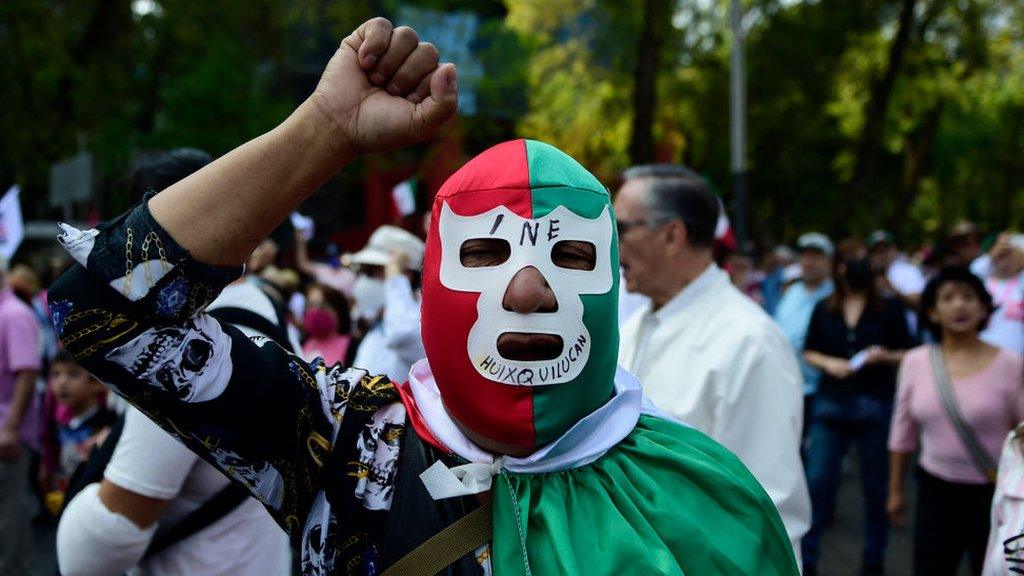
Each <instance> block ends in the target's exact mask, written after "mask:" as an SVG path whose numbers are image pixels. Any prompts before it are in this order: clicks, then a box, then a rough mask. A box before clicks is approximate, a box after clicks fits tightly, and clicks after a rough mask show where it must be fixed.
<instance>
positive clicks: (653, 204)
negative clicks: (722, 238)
mask: <svg viewBox="0 0 1024 576" xmlns="http://www.w3.org/2000/svg"><path fill="white" fill-rule="evenodd" d="M623 178H624V179H625V180H633V179H638V178H646V179H650V180H651V182H650V184H649V185H648V187H647V193H646V194H645V195H644V203H645V205H646V207H647V214H648V218H649V220H650V221H651V222H652V223H665V222H671V221H672V220H680V221H682V223H683V224H685V225H686V240H687V241H688V242H689V243H690V245H691V246H694V247H704V248H709V247H711V246H712V245H713V244H714V242H715V228H716V227H717V226H718V215H719V209H720V208H719V202H718V197H717V196H715V195H714V194H712V193H711V190H709V189H708V185H707V183H705V182H704V179H703V178H701V177H700V175H699V174H697V173H696V172H694V171H693V170H691V169H689V168H687V167H685V166H680V165H678V164H644V165H640V166H633V167H632V168H630V169H628V170H626V171H625V172H624V173H623Z"/></svg>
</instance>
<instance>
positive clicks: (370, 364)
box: [349, 225, 423, 381]
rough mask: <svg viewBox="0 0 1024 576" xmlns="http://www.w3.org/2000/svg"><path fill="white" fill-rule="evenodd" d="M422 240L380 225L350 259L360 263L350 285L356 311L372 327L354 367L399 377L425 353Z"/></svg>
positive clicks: (361, 344)
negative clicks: (421, 281) (422, 330)
mask: <svg viewBox="0 0 1024 576" xmlns="http://www.w3.org/2000/svg"><path fill="white" fill-rule="evenodd" d="M422 262H423V241H422V240H420V239H419V238H417V237H416V236H414V235H412V234H411V233H409V232H407V231H405V230H403V229H401V228H398V227H396V226H388V225H385V226H381V227H380V228H378V229H377V230H376V231H375V232H374V233H373V235H372V236H370V241H369V242H368V243H367V244H366V247H364V248H363V249H362V250H360V251H359V252H356V253H355V254H353V255H352V257H351V258H350V259H349V265H350V266H353V267H357V268H358V275H357V276H356V281H355V284H353V286H352V299H353V300H354V301H355V302H354V309H353V316H355V318H356V319H357V320H358V321H362V322H363V323H365V324H366V326H367V327H368V328H367V329H366V332H365V333H364V335H363V339H362V341H361V342H360V343H359V349H358V350H357V351H356V357H355V360H354V362H353V366H358V367H359V368H362V369H364V370H367V371H369V372H370V373H371V374H386V375H387V377H388V378H391V379H392V380H395V381H401V380H403V379H404V378H405V377H406V375H408V374H409V368H410V367H412V365H413V363H414V362H416V361H417V360H419V359H420V358H423V338H422V337H421V336H420V299H419V296H418V295H417V291H418V289H419V269H420V266H421V264H422Z"/></svg>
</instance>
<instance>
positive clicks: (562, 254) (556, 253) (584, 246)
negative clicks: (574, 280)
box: [551, 240, 597, 270]
mask: <svg viewBox="0 0 1024 576" xmlns="http://www.w3.org/2000/svg"><path fill="white" fill-rule="evenodd" d="M551 261H552V262H554V264H555V266H558V267H559V268H569V269H571V270H593V269H594V266H596V265H597V249H596V248H594V245H593V244H591V243H590V242H584V241H582V240H560V241H558V242H556V243H555V245H554V246H552V247H551Z"/></svg>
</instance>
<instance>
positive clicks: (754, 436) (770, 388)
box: [619, 264, 811, 565]
mask: <svg viewBox="0 0 1024 576" xmlns="http://www.w3.org/2000/svg"><path fill="white" fill-rule="evenodd" d="M619 364H621V365H622V366H624V367H625V368H626V369H627V370H628V371H629V372H631V373H632V374H633V375H635V376H636V377H637V378H638V379H639V380H640V382H641V383H642V384H643V387H644V392H645V394H646V395H647V396H648V397H650V399H651V400H652V401H654V403H655V405H657V406H658V407H659V408H661V409H662V410H664V411H665V412H666V413H668V414H669V415H670V416H673V417H675V418H677V419H679V420H681V421H683V422H685V423H686V424H689V425H691V426H694V427H695V428H697V429H699V430H701V431H703V432H704V433H706V434H707V435H708V436H710V437H712V438H714V439H715V440H716V441H718V442H719V443H721V444H722V445H723V446H725V447H726V448H728V449H729V450H731V451H732V452H734V453H735V454H736V455H737V456H738V457H739V458H740V460H741V461H743V463H744V464H745V465H746V466H747V468H749V469H750V471H751V472H752V473H753V474H754V476H755V477H756V478H757V479H758V481H759V482H760V483H761V485H762V486H764V489H765V491H766V492H768V496H769V497H770V498H771V499H772V502H774V503H775V506H776V507H777V508H778V510H779V514H780V515H781V516H782V521H783V523H784V524H785V525H786V532H787V533H788V534H789V538H790V541H791V542H792V544H793V549H794V551H795V553H796V557H797V560H798V565H799V559H800V539H801V538H803V535H804V534H805V533H806V532H807V529H808V528H809V526H810V521H811V501H810V498H809V497H808V493H807V481H806V479H805V477H804V467H803V463H802V462H801V460H800V431H801V426H802V422H801V420H802V418H803V405H802V402H803V383H802V378H801V375H800V367H799V366H798V365H797V362H796V355H795V353H794V352H793V349H792V347H791V346H790V345H789V342H788V341H787V340H786V338H785V336H783V334H782V332H781V331H780V330H779V328H778V327H777V326H776V325H775V323H774V322H772V320H771V318H769V317H768V315H767V314H765V312H764V311H763V310H761V308H760V307H759V306H758V305H757V304H756V303H754V301H752V300H750V299H749V298H747V297H746V296H745V295H743V293H741V292H740V291H739V290H737V289H736V288H735V287H734V286H733V285H732V283H731V282H730V281H729V276H728V275H727V274H726V273H725V272H723V271H722V270H721V269H719V268H718V267H717V266H715V265H714V264H712V265H711V266H709V267H708V269H707V270H705V271H704V272H703V273H702V274H701V275H700V276H699V277H698V278H697V279H696V280H694V281H693V282H692V283H690V284H689V285H688V286H687V287H686V288H684V289H683V290H682V291H680V292H679V294H677V295H676V296H675V297H674V298H673V299H672V300H670V301H669V302H667V303H666V304H665V305H664V306H662V307H661V308H660V309H659V310H657V311H656V312H652V311H651V306H650V304H648V305H645V306H644V307H643V308H641V309H640V310H639V311H637V313H636V314H634V315H633V317H632V318H630V319H629V320H628V321H627V322H626V323H625V324H624V325H623V327H622V343H621V345H620V347H619Z"/></svg>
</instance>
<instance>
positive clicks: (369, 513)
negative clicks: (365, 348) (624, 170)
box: [51, 18, 798, 576]
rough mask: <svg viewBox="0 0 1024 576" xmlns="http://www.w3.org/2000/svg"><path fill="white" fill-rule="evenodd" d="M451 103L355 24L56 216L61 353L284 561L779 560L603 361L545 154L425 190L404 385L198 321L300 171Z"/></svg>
mask: <svg viewBox="0 0 1024 576" xmlns="http://www.w3.org/2000/svg"><path fill="white" fill-rule="evenodd" d="M456 105H457V91H456V87H455V69H454V67H453V66H452V65H449V64H444V65H439V63H438V55H437V51H436V48H434V47H433V46H432V45H430V44H426V43H420V42H419V39H418V36H416V34H415V32H414V31H412V30H411V29H409V28H404V27H399V28H393V27H392V26H391V24H390V23H389V22H388V21H386V20H384V19H383V18H376V19H373V20H370V21H369V22H366V23H365V24H363V25H362V26H360V27H359V28H358V29H357V30H356V31H355V32H353V33H352V34H351V35H350V36H349V37H347V38H346V39H345V40H344V41H343V42H342V44H341V47H340V48H339V49H338V51H337V52H336V54H335V56H334V57H333V58H332V60H331V61H330V63H329V64H328V67H327V69H326V70H325V72H324V75H323V77H322V78H321V81H320V84H319V86H318V88H317V91H316V92H315V93H314V95H312V96H311V97H310V100H308V101H307V102H305V103H304V104H302V105H300V107H299V109H298V110H296V112H295V113H294V114H293V115H292V116H291V117H289V118H288V119H287V120H285V121H284V122H283V123H282V124H281V125H280V126H279V127H278V128H276V129H274V130H272V131H271V132H269V133H267V134H265V135H264V136H261V137H260V138H257V139H256V140H253V141H252V142H249V143H248V144H246V145H244V146H242V147H240V148H238V149H236V150H235V151H233V152H231V153H229V154H227V155H225V156H224V157H223V158H221V159H220V160H218V161H215V162H214V163H212V164H211V165H210V166H208V168H207V169H205V170H203V171H200V172H198V173H196V174H194V175H193V176H192V177H190V178H188V179H186V180H184V181H182V182H180V183H179V185H175V186H172V187H171V188H169V189H167V190H165V191H163V192H161V193H160V194H157V195H155V196H153V197H152V198H151V199H150V200H149V201H148V202H144V203H142V204H140V205H138V206H136V207H135V208H133V209H132V210H131V211H130V212H128V213H127V214H125V215H124V216H123V217H121V218H119V219H117V220H115V221H113V222H110V223H107V224H104V225H102V226H101V227H100V228H98V229H95V230H89V231H78V230H75V229H73V228H70V227H68V226H64V228H63V235H62V239H61V240H62V242H63V244H64V246H65V247H66V248H67V249H68V250H69V251H70V252H71V253H72V255H74V257H75V258H76V261H77V262H78V264H77V265H76V266H75V267H73V268H72V269H71V270H70V271H69V272H68V273H67V274H66V275H65V276H63V277H62V278H61V279H60V280H59V281H58V282H57V284H56V285H55V286H54V288H53V290H52V293H51V294H52V296H51V303H52V306H53V307H54V309H55V310H56V311H57V312H58V313H57V320H56V321H55V324H56V327H57V329H58V331H59V332H60V333H61V334H62V336H63V339H64V342H65V345H66V346H67V348H68V350H69V351H70V352H71V354H72V355H74V356H75V357H76V358H78V359H79V360H80V361H81V362H82V364H83V365H84V366H85V367H86V368H87V369H88V370H90V371H92V372H93V373H95V374H96V375H97V376H98V377H99V378H100V379H101V380H103V381H105V382H108V383H110V385H111V387H112V388H113V389H115V390H116V391H117V392H118V393H120V394H123V395H125V396H126V397H127V398H129V399H130V401H131V402H133V403H136V404H138V405H139V406H141V407H142V408H143V409H144V410H145V412H146V413H147V414H148V415H149V416H150V417H151V418H153V419H154V420H155V421H156V422H158V423H159V424H160V425H161V426H163V427H165V428H166V429H167V430H169V431H171V432H172V433H174V434H176V435H177V437H178V438H179V439H181V440H182V442H184V443H185V444H186V445H187V446H188V447H189V448H191V449H193V450H195V451H196V452H197V453H199V454H202V455H203V456H204V458H206V459H207V460H208V461H210V462H211V463H213V464H214V465H215V466H216V467H217V468H218V469H219V470H221V471H222V472H224V473H225V474H226V475H228V476H230V477H231V478H232V479H234V480H235V481H236V482H237V483H239V484H241V485H243V486H245V487H246V488H247V489H248V490H250V492H251V493H252V494H253V495H254V496H256V497H257V498H259V499H260V500H261V502H263V504H264V506H265V507H266V508H267V510H268V511H270V513H271V515H272V516H273V517H274V518H275V520H277V522H278V523H279V525H280V526H281V527H282V528H283V529H284V530H285V531H286V532H287V533H288V534H289V536H290V538H291V542H292V544H293V546H294V548H295V549H296V550H298V551H299V553H300V554H301V562H300V563H301V566H302V571H303V573H304V574H309V575H313V574H316V575H342V574H346V575H348V574H357V575H371V574H381V575H383V576H391V575H392V574H403V575H410V574H424V575H427V574H430V575H432V574H437V573H441V574H445V575H459V576H461V575H466V576H469V575H478V574H481V573H483V574H496V575H498V576H513V575H528V574H544V575H548V574H567V575H582V574H586V575H588V576H611V575H619V574H676V575H681V574H703V575H716V574H723V575H724V574H760V575H768V576H772V575H780V576H781V575H785V576H793V575H795V574H797V573H798V569H797V565H796V561H795V558H794V555H793V551H792V549H791V547H790V543H789V539H788V537H787V535H786V532H785V528H784V526H783V524H782V521H781V519H780V517H779V514H778V512H777V511H776V510H775V507H774V505H773V504H772V501H771V500H770V498H769V497H768V495H767V493H766V492H765V490H764V489H763V488H762V487H761V486H760V485H759V484H758V482H757V480H756V479H755V478H754V476H753V475H752V474H751V473H750V472H749V471H747V470H746V468H745V467H744V466H743V464H742V463H741V462H740V461H739V459H737V458H736V457H735V456H734V455H732V454H731V453H730V452H729V451H728V450H726V449H724V448H723V447H722V446H720V445H719V444H717V443H716V442H715V441H713V440H711V439H710V438H708V437H707V436H705V435H704V434H702V433H701V432H699V431H697V430H696V429H694V428H691V427H688V426H685V425H682V424H680V423H679V422H676V421H673V420H671V419H670V418H668V417H666V416H664V415H663V414H661V413H660V412H658V410H657V409H656V408H654V407H653V406H652V405H651V404H650V403H649V402H646V401H645V400H644V398H643V393H642V390H641V387H640V384H639V382H637V381H636V379H635V378H633V377H632V376H630V375H629V374H628V373H626V372H625V371H623V370H620V369H618V368H617V366H616V351H617V348H618V344H619V339H618V330H617V327H616V324H617V322H616V317H617V310H616V301H617V296H618V286H617V275H616V274H615V271H616V270H617V268H618V264H619V262H618V242H617V238H616V231H615V230H616V226H615V217H614V214H613V211H612V207H611V199H610V197H609V196H610V195H609V193H608V191H607V189H606V188H605V187H604V186H603V185H602V184H601V183H600V182H599V181H598V180H597V179H596V178H595V177H594V176H593V175H592V174H590V173H589V172H587V171H586V170H585V169H584V168H583V167H582V166H580V165H579V164H578V163H576V162H575V161H574V160H572V159H571V158H570V157H568V156H567V155H565V154H564V153H562V152H561V151H559V150H557V149H555V148H553V147H552V146H549V145H546V144H543V143H540V142H534V141H527V140H515V141H510V142H504V143H502V144H498V145H496V146H494V147H492V148H490V149H488V150H486V151H485V152H483V153H482V154H480V155H479V156H477V157H475V158H474V159H473V160H471V161H470V162H469V163H467V164H466V165H465V166H463V167H462V168H461V169H460V170H459V171H457V172H456V173H455V174H454V175H452V177H451V178H449V179H448V180H447V181H446V183H445V184H444V185H443V186H442V188H441V190H440V191H439V192H438V194H437V196H436V199H435V201H434V204H433V217H432V220H431V226H430V231H429V233H428V239H427V246H426V250H425V253H424V265H423V321H422V336H423V342H424V348H425V351H426V358H424V359H420V360H419V361H418V362H417V363H416V364H415V365H414V366H413V368H412V369H411V370H410V372H409V374H408V376H407V378H406V377H403V378H402V380H398V381H395V382H392V381H390V380H389V379H388V378H387V377H386V376H382V375H376V376H375V375H370V374H368V373H367V372H366V371H365V370H360V369H355V368H345V367H344V366H341V365H334V366H330V367H328V366H326V365H325V364H324V363H323V362H320V361H314V362H311V363H307V362H305V361H303V360H302V359H301V358H299V357H297V356H294V355H291V354H288V353H287V352H285V351H284V350H283V349H282V348H281V347H280V346H278V345H276V344H274V343H273V342H270V341H266V340H257V341H252V340H249V339H248V338H245V337H243V336H242V335H241V333H239V332H238V331H237V330H235V329H233V328H232V327H230V326H227V325H224V324H221V323H220V322H217V321H216V319H213V318H211V317H210V316H209V315H207V314H205V313H204V310H203V308H204V305H205V301H204V299H205V298H209V297H212V296H213V295H216V293H217V292H218V291H219V290H220V288H221V287H222V286H223V285H224V284H225V283H227V282H230V281H231V279H232V278H234V277H236V276H237V275H238V274H240V272H241V270H240V266H239V265H240V264H241V263H242V262H243V261H244V258H245V256H246V255H247V254H248V252H249V251H251V250H252V248H253V247H254V246H255V243H256V242H257V241H258V240H259V238H260V237H261V236H262V235H264V234H267V233H269V232H270V231H271V230H272V229H273V228H274V226H276V224H277V223H278V222H279V221H280V220H283V219H284V218H286V217H287V216H288V214H289V213H290V212H291V211H292V210H294V208H295V206H297V205H298V204H299V203H301V202H302V201H303V200H304V199H305V198H306V197H308V196H309V195H310V194H312V193H313V192H314V191H315V190H316V189H317V188H318V187H319V186H320V185H322V183H323V182H324V181H325V180H326V179H328V178H330V177H331V176H332V175H333V174H334V173H335V172H336V171H337V170H339V169H341V168H342V167H343V166H344V165H345V164H346V163H348V162H351V161H352V160H354V159H355V158H357V157H358V156H360V155H361V154H364V153H369V152H374V151H381V150H385V149H393V148H395V147H399V146H403V145H408V144H411V143H414V142H417V141H420V140H422V139H425V138H427V137H429V136H430V135H431V134H433V132H434V131H435V130H436V129H437V127H438V126H439V125H440V124H441V122H443V121H444V120H446V119H447V118H448V117H450V116H451V115H452V114H453V113H454V111H455V108H456ZM129 231H130V232H129ZM136 234H139V235H142V236H143V237H150V238H152V240H151V243H155V244H157V245H158V246H160V247H161V248H162V250H161V252H160V254H161V255H162V256H161V257H160V258H157V259H155V260H154V264H153V265H152V267H151V268H148V270H149V272H150V274H148V275H146V274H133V268H132V266H130V265H126V264H127V263H126V260H127V259H131V260H132V261H133V262H134V261H137V259H138V258H139V257H140V256H141V255H142V253H141V250H142V248H141V246H139V245H138V244H137V243H133V244H132V245H131V247H129V246H128V245H127V238H128V236H129V235H132V236H134V235H136ZM126 270H127V272H126ZM126 276H128V277H126ZM129 281H130V283H131V284H132V286H133V289H132V290H130V291H129V290H125V289H124V287H125V284H126V282H129ZM119 288H120V289H119ZM183 294H185V295H187V294H197V295H198V296H197V297H196V298H195V299H191V300H190V299H188V298H185V299H179V298H178V296H180V295H183ZM133 297H134V299H133ZM116 519H117V518H115V520H116ZM130 528H131V527H130V526H127V527H124V529H125V530H130Z"/></svg>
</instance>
